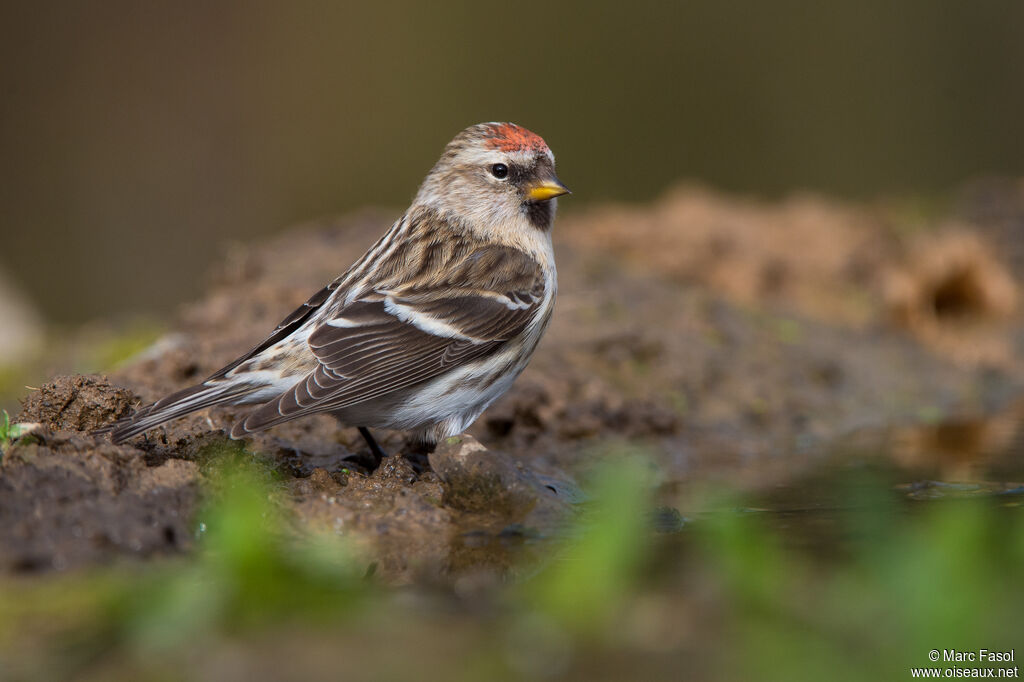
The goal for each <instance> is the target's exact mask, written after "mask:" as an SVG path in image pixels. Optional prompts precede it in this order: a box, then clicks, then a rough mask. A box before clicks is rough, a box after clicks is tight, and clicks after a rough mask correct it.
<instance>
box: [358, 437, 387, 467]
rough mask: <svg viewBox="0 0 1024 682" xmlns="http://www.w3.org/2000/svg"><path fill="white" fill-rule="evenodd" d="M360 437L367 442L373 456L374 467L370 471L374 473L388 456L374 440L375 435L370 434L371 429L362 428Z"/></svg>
mask: <svg viewBox="0 0 1024 682" xmlns="http://www.w3.org/2000/svg"><path fill="white" fill-rule="evenodd" d="M359 435H360V436H362V437H363V440H365V441H366V444H367V445H368V446H369V447H370V453H371V454H372V455H373V466H372V467H371V468H370V470H371V471H372V470H374V469H376V468H377V467H379V466H380V463H381V460H383V459H384V458H385V457H387V456H388V455H387V453H386V452H384V451H383V450H381V449H380V446H379V445H377V441H376V440H375V439H374V437H373V434H372V433H370V429H368V428H366V427H365V426H360V427H359Z"/></svg>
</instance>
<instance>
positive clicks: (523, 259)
mask: <svg viewBox="0 0 1024 682" xmlns="http://www.w3.org/2000/svg"><path fill="white" fill-rule="evenodd" d="M433 275H434V276H433V278H432V279H433V281H426V282H425V281H423V280H419V281H416V282H410V283H405V284H404V285H399V286H390V287H388V288H387V289H384V288H383V287H380V288H376V289H374V290H372V291H369V292H367V295H366V296H365V297H364V298H363V299H361V300H357V301H354V302H352V303H350V304H349V305H347V306H344V307H342V308H341V309H339V310H337V311H336V312H335V314H334V316H333V319H339V320H343V324H344V325H345V326H333V325H330V324H327V323H323V324H321V325H320V326H319V327H318V328H317V329H316V330H314V331H313V333H312V334H311V335H310V337H309V346H310V348H311V349H312V351H313V353H314V355H315V356H316V358H317V360H318V361H319V363H320V364H319V366H318V367H317V368H316V369H315V370H314V371H313V372H311V373H310V374H308V375H307V376H306V377H305V378H304V379H302V380H301V381H299V382H298V383H297V384H296V385H295V386H294V387H293V388H292V389H290V390H289V391H286V392H285V393H284V394H282V395H281V396H280V397H279V398H277V399H276V400H274V401H272V402H270V403H268V404H267V405H264V406H263V407H261V408H259V409H258V410H255V411H254V412H252V413H251V414H250V415H249V416H248V417H247V418H246V419H245V420H244V421H243V422H241V423H239V424H238V425H237V426H236V427H235V429H234V432H233V433H234V435H241V434H242V433H245V432H251V431H256V430H259V429H263V428H266V427H268V426H271V425H273V424H277V423H280V422H284V421H289V420H291V419H296V418H298V417H302V416H305V415H308V414H313V413H316V412H324V411H331V410H337V409H341V408H344V407H347V406H350V405H354V404H357V403H360V402H364V401H367V400H372V399H374V398H378V397H381V396H383V395H386V394H389V393H392V392H394V391H398V390H402V389H404V388H408V387H410V386H413V385H415V384H418V383H420V382H423V381H427V380H429V379H432V378H434V377H437V376H439V375H440V374H442V373H443V372H445V371H447V370H449V369H452V368H453V367H456V366H458V365H462V364H465V363H467V362H471V361H473V360H477V359H480V358H483V357H486V356H487V355H489V354H491V353H494V352H496V351H498V350H499V349H500V348H501V346H502V345H503V344H504V343H505V342H506V341H508V340H509V339H512V338H514V337H516V336H518V335H519V334H521V333H522V332H523V331H524V330H525V329H526V327H527V326H528V325H529V324H530V323H531V322H532V321H533V320H534V319H536V316H537V314H538V310H539V307H540V305H541V304H542V302H543V299H544V296H543V293H544V277H543V272H542V270H541V268H540V266H539V264H538V263H537V262H536V261H535V260H534V259H532V258H531V257H530V256H528V255H527V254H525V253H523V252H521V251H518V250H515V249H509V248H507V247H483V248H482V249H481V250H479V251H476V252H473V253H471V254H466V255H465V256H464V257H463V258H461V259H458V260H455V262H454V263H452V264H451V265H450V266H449V267H448V268H443V269H441V272H440V273H438V271H437V269H435V270H434V271H433ZM438 275H441V276H438ZM455 282H458V285H456V284H455ZM388 284H391V282H388ZM399 311H401V312H399ZM412 321H418V322H419V323H420V326H417V325H416V324H414V323H413V322H412ZM431 322H437V323H438V324H439V325H441V326H442V327H443V328H447V329H452V330H455V331H457V333H458V335H459V336H456V337H454V338H453V337H452V336H444V335H438V334H435V333H431V331H430V330H429V328H430V326H431V325H430V323H431ZM466 337H468V338H466Z"/></svg>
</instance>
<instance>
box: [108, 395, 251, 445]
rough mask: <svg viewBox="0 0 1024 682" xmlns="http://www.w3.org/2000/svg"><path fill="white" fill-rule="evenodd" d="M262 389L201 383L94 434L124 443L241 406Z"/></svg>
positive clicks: (147, 406) (143, 408) (162, 399)
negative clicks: (209, 411)
mask: <svg viewBox="0 0 1024 682" xmlns="http://www.w3.org/2000/svg"><path fill="white" fill-rule="evenodd" d="M260 388H261V387H260V386H254V385H252V384H237V383H230V382H217V383H211V384H206V383H203V384H197V385H195V386H190V387H188V388H186V389H182V390H180V391H178V392H177V393H172V394H171V395H169V396H167V397H166V398H161V399H160V400H158V401H156V402H155V403H152V404H150V405H146V406H145V407H140V408H139V409H138V410H136V411H135V414H133V415H131V416H130V417H125V418H124V419H121V420H119V421H116V422H114V423H113V424H108V425H107V426H104V427H102V428H100V429H97V430H96V431H94V433H95V434H104V433H109V434H110V440H111V442H113V443H115V444H117V443H123V442H124V441H126V440H128V439H129V438H133V437H135V436H137V435H139V434H140V433H142V432H143V431H148V430H149V429H151V428H153V427H155V426H159V425H160V424H163V423H164V422H169V421H171V420H172V419H177V418H178V417H184V416H185V415H186V414H189V413H191V412H195V411H196V410H201V409H203V408H204V407H211V406H213V405H220V404H223V403H237V402H240V401H242V400H244V399H245V397H246V396H248V395H249V394H251V393H254V392H256V391H258V390H259V389H260Z"/></svg>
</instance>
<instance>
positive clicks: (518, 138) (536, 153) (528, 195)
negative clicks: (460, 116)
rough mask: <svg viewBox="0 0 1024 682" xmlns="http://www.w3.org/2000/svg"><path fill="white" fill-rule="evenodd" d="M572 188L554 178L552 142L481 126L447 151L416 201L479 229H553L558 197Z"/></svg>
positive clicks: (510, 126)
mask: <svg viewBox="0 0 1024 682" xmlns="http://www.w3.org/2000/svg"><path fill="white" fill-rule="evenodd" d="M568 193H569V189H568V188H567V187H566V186H565V185H563V184H562V183H561V181H559V179H558V176H556V175H555V155H554V154H552V153H551V150H550V149H548V146H547V144H546V143H545V142H544V140H542V139H541V138H540V136H539V135H536V134H534V133H532V132H530V131H529V130H527V129H526V128H522V127H520V126H517V125H515V124H514V123H480V124H478V125H475V126H470V127H469V128H466V129H465V130H463V131H462V132H461V133H459V134H458V135H456V136H455V138H454V139H453V140H452V141H451V142H449V143H448V146H447V147H445V150H444V154H442V155H441V158H440V160H438V162H437V163H436V164H435V165H434V167H433V169H431V171H430V173H429V174H428V175H427V178H426V179H425V180H424V181H423V184H422V185H421V186H420V190H419V193H418V194H417V195H416V203H418V204H423V205H427V206H431V207H433V208H436V209H438V210H441V211H443V212H448V213H452V214H454V215H456V216H458V217H459V218H460V219H462V220H464V221H466V222H467V223H469V224H470V225H472V226H474V227H476V228H479V229H488V230H491V229H516V227H518V226H522V225H524V224H526V225H529V226H530V228H531V229H539V230H544V231H546V230H548V229H550V227H551V223H552V221H553V220H554V217H555V204H556V201H555V197H559V196H561V195H563V194H568Z"/></svg>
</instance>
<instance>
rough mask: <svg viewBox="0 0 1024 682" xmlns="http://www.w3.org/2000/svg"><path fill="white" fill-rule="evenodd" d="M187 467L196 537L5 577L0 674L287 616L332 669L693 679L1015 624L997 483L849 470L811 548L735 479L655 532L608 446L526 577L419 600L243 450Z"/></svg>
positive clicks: (643, 469)
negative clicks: (904, 482)
mask: <svg viewBox="0 0 1024 682" xmlns="http://www.w3.org/2000/svg"><path fill="white" fill-rule="evenodd" d="M206 466H207V478H208V479H209V488H208V493H209V499H210V504H209V505H208V506H206V507H204V508H203V510H202V511H201V512H200V513H199V515H198V517H197V538H198V541H197V544H198V549H197V551H196V552H195V554H194V556H191V557H187V558H182V559H175V560H170V561H165V562H160V563H156V564H154V565H151V566H148V567H146V566H134V567H119V568H111V569H104V570H98V571H96V572H94V573H91V574H78V575H70V576H66V577H62V578H48V579H46V580H38V581H35V580H24V579H10V578H8V579H6V580H5V582H6V583H7V584H5V585H4V586H3V587H2V589H0V661H4V662H3V663H0V678H3V677H5V676H10V677H19V678H33V677H36V678H46V677H47V676H50V675H57V674H58V673H59V676H65V675H71V674H75V673H80V672H83V671H85V672H89V671H92V672H91V675H92V677H91V678H92V679H109V678H110V677H109V675H110V671H111V670H115V671H121V673H122V674H123V679H188V678H192V677H194V676H195V670H194V669H193V668H192V667H190V666H201V665H202V661H204V660H208V655H209V652H210V651H218V650H231V651H236V650H240V651H242V652H244V654H243V655H244V656H247V657H251V658H252V659H254V660H256V661H259V660H261V657H263V656H265V655H267V652H265V651H263V650H262V649H261V647H260V645H259V644H258V643H259V642H261V641H266V637H267V635H270V636H271V637H278V636H281V637H284V636H286V635H288V634H289V633H291V634H294V633H295V632H298V633H301V637H300V640H301V641H304V642H305V644H304V646H306V647H308V648H309V649H310V650H312V651H316V650H317V649H318V647H319V648H323V647H325V646H326V647H327V651H328V652H329V654H330V655H329V656H328V660H331V661H333V660H334V659H333V658H332V656H333V655H334V654H333V651H334V648H335V647H338V648H339V649H345V648H346V645H345V642H351V641H355V642H358V644H356V645H355V646H354V648H355V650H356V653H358V654H360V657H359V658H358V660H352V659H351V658H348V659H345V660H346V663H345V669H346V670H347V671H348V672H349V673H350V674H354V675H355V676H356V677H359V678H362V679H373V678H379V679H396V678H408V679H423V678H431V679H480V678H481V676H483V677H486V678H488V679H519V678H521V677H523V676H526V677H537V676H548V677H551V676H554V677H566V678H573V679H619V678H621V677H622V674H623V672H622V670H623V668H622V667H621V664H622V660H623V659H622V657H623V656H625V657H626V659H627V660H628V661H629V664H628V666H629V667H628V670H630V671H632V673H633V674H635V675H636V676H637V677H644V678H645V679H658V678H662V677H664V678H670V677H675V676H676V675H673V672H675V673H680V671H683V670H689V669H691V668H692V665H693V663H694V661H701V662H703V663H704V664H705V667H704V668H703V673H701V674H700V675H696V676H695V675H692V674H691V675H690V677H693V678H695V679H721V680H734V679H757V680H822V679H830V680H876V679H906V678H908V677H909V667H910V666H927V665H929V662H928V661H927V658H926V657H927V652H928V651H929V650H931V649H936V648H937V649H940V650H941V649H943V648H948V647H956V648H958V649H972V648H974V649H977V648H982V647H984V648H988V649H991V650H996V649H1000V648H1003V649H1010V648H1012V647H1013V646H1015V645H1019V643H1020V642H1019V639H1020V628H1019V614H1020V613H1021V612H1022V610H1024V585H1022V584H1021V581H1020V580H1019V576H1020V575H1021V569H1022V568H1024V518H1022V515H1021V506H1020V504H1019V500H1018V499H1017V498H1016V497H1014V496H1013V495H1010V496H1007V497H1000V498H989V499H971V500H947V501H944V502H941V503H935V502H930V503H927V504H923V503H915V506H912V507H908V506H907V505H906V504H905V503H904V502H902V501H901V500H900V499H899V498H898V497H897V496H896V495H894V494H891V493H890V492H889V490H887V489H886V488H885V487H881V486H874V487H871V486H870V485H860V486H858V487H857V491H858V492H857V495H859V496H860V497H858V498H853V499H851V506H849V507H848V508H847V510H846V511H845V512H844V513H843V514H842V516H841V518H842V528H841V529H839V530H838V532H839V533H841V534H842V536H843V537H845V538H847V539H849V541H847V542H844V543H843V550H842V551H841V552H837V553H836V554H835V555H833V556H830V557H828V558H824V559H823V558H822V557H821V556H815V555H814V554H812V553H810V552H808V551H807V550H806V549H798V548H794V547H793V544H792V543H791V542H790V541H789V538H788V537H787V535H786V534H785V533H780V532H779V531H778V530H777V529H774V528H769V525H768V524H766V523H765V520H766V519H770V518H771V514H772V512H766V511H764V512H754V511H750V510H744V509H743V508H742V507H740V506H739V504H740V503H742V502H743V500H742V498H739V497H732V498H727V500H726V501H725V502H722V503H720V504H717V505H715V507H716V508H717V509H719V511H714V512H708V513H706V514H702V515H700V517H699V518H698V519H697V520H696V521H694V522H692V523H687V524H686V525H685V526H683V527H682V528H681V530H678V531H677V532H674V533H671V534H661V535H658V534H655V533H653V532H652V530H651V528H650V516H649V511H650V509H651V504H652V500H651V498H650V496H649V495H650V477H649V468H648V466H647V465H646V464H645V463H644V461H643V460H642V459H641V458H636V457H625V458H613V459H609V460H608V461H607V462H606V463H605V464H604V465H603V466H601V467H598V468H597V470H596V471H595V475H594V476H593V477H592V479H591V483H590V485H589V486H588V494H589V501H588V502H586V503H585V509H584V510H583V511H582V513H581V515H580V521H579V525H578V527H577V529H576V530H575V532H573V533H571V534H570V536H571V539H570V540H568V541H566V543H565V545H564V546H563V547H561V549H559V550H557V551H553V552H552V553H551V555H550V559H549V561H548V562H547V563H546V565H544V566H543V567H542V568H541V569H540V570H539V571H538V572H536V573H535V574H534V575H532V577H530V578H528V579H526V580H525V581H524V582H522V583H520V584H514V585H510V586H505V587H500V588H497V589H498V592H499V594H498V595H497V596H498V597H500V598H499V599H497V600H488V599H485V598H482V597H480V596H479V595H477V596H476V597H472V598H471V597H466V596H462V597H459V596H456V595H455V594H448V595H447V596H444V597H443V601H442V602H430V601H429V600H428V601H427V602H419V603H418V602H416V601H415V600H413V601H409V600H403V599H401V598H399V597H400V596H401V594H402V592H403V591H401V590H399V591H396V590H394V589H383V588H382V587H381V586H379V585H377V584H375V583H374V581H373V580H371V579H367V578H365V577H364V575H365V572H366V568H367V560H366V559H365V558H363V557H361V556H360V555H359V554H357V553H355V552H353V551H352V550H351V548H350V547H349V546H348V545H347V544H346V542H345V541H344V540H343V539H342V538H340V537H338V536H336V535H330V536H321V535H315V534H313V535H311V534H310V532H309V530H308V529H302V528H298V527H296V525H295V524H294V523H293V521H292V520H291V519H289V517H288V515H287V514H286V513H285V512H284V508H283V506H282V505H281V501H282V500H283V499H284V498H283V497H282V496H283V495H285V494H286V491H285V490H284V489H283V488H282V487H281V486H280V484H279V482H278V481H277V479H276V478H275V476H274V475H273V473H272V472H271V471H270V469H269V468H268V467H266V466H264V465H263V464H262V463H260V461H259V460H258V459H256V458H254V457H253V456H252V455H251V454H250V453H248V452H246V451H245V450H244V449H238V448H233V447H229V448H228V449H227V450H223V451H221V452H218V453H213V454H211V457H210V459H209V461H208V463H207V465H206ZM417 589H418V591H420V592H421V594H422V595H423V596H424V597H425V596H426V595H428V594H429V593H430V590H429V589H428V588H426V587H424V588H417ZM406 593H407V594H408V591H406ZM492 596H493V595H492ZM467 600H469V601H467ZM473 600H476V601H477V602H479V603H474V601H473ZM424 603H426V604H431V603H432V604H434V605H435V607H434V608H424ZM438 604H447V605H445V606H441V607H437V605H438ZM488 604H490V605H489V606H488ZM652 604H654V605H658V604H662V605H665V608H663V609H660V610H659V611H658V613H660V614H661V616H660V617H659V620H657V621H656V622H655V623H654V625H653V626H651V625H650V624H648V625H647V626H643V625H642V624H641V623H642V620H643V619H639V620H638V618H637V614H638V613H645V612H647V611H649V610H650V608H649V607H650V606H651V605H652ZM391 632H396V633H401V634H400V635H398V640H397V643H396V642H395V641H392V640H390V639H389V635H388V633H391ZM673 632H676V633H683V634H682V635H680V637H681V639H680V640H679V641H678V642H677V643H676V644H675V645H673V646H674V647H675V649H671V648H670V649H669V650H668V651H667V652H666V651H664V650H659V651H658V654H657V655H654V654H653V653H651V649H650V644H651V643H650V642H649V641H647V640H649V639H651V640H660V639H662V638H663V637H664V636H666V635H671V634H672V633H673ZM325 633H326V634H325ZM325 638H326V639H325ZM325 641H326V644H325ZM393 646H399V647H400V648H401V649H402V650H403V652H404V653H403V654H402V655H401V656H400V657H397V658H396V657H395V655H394V654H393V653H392V647H393ZM364 649H365V651H364ZM346 650H347V651H348V653H349V655H350V656H351V655H352V654H353V646H348V647H347V649H346ZM202 652H205V655H206V656H207V658H204V657H203V655H200V654H202ZM306 653H308V652H306ZM310 658H311V659H312V660H317V659H316V657H315V656H312V655H310ZM339 660H340V659H339ZM424 661H430V662H431V663H430V665H426V664H425V663H424ZM325 665H326V667H324V669H323V670H322V673H323V674H324V675H325V676H328V675H330V674H331V673H332V672H337V670H336V669H335V668H333V667H332V666H333V664H325ZM96 671H100V672H99V673H97V672H96ZM382 671H384V672H382ZM5 673H6V675H5ZM86 677H87V678H88V677H89V675H86ZM114 677H115V678H118V679H120V677H119V676H118V675H115V676H114Z"/></svg>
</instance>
